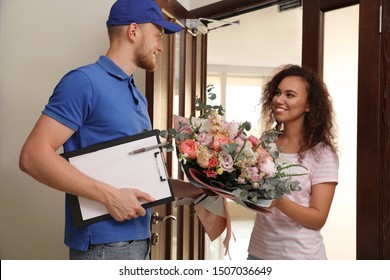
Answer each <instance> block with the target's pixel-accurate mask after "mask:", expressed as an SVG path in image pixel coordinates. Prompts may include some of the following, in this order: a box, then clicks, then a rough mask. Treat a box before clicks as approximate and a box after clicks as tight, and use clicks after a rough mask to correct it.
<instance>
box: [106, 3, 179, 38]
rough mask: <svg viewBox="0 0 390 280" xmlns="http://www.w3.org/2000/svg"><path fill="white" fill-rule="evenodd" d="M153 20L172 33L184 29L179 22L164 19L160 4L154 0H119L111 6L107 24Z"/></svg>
mask: <svg viewBox="0 0 390 280" xmlns="http://www.w3.org/2000/svg"><path fill="white" fill-rule="evenodd" d="M147 22H151V23H154V24H157V25H158V26H161V27H162V28H164V33H166V34H172V33H175V32H179V31H180V30H182V27H181V26H180V25H178V24H174V23H172V22H169V21H167V20H165V19H164V17H163V15H162V12H161V8H160V6H159V5H158V4H157V3H156V2H154V1H153V0H117V1H116V2H115V3H114V4H113V5H112V7H111V10H110V15H109V17H108V20H107V26H113V25H129V24H131V23H147Z"/></svg>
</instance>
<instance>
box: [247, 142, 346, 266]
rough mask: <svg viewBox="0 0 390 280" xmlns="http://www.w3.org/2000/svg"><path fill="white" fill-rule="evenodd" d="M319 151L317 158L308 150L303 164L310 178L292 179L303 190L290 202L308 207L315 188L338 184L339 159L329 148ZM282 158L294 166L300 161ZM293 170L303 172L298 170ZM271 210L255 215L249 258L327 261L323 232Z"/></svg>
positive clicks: (287, 156)
mask: <svg viewBox="0 0 390 280" xmlns="http://www.w3.org/2000/svg"><path fill="white" fill-rule="evenodd" d="M317 147H318V146H317ZM317 147H316V148H317ZM316 148H315V150H316V155H314V154H313V150H309V151H308V152H307V153H305V157H304V159H303V162H302V165H303V166H305V167H306V168H307V169H308V171H306V172H308V175H303V176H297V177H293V180H296V181H298V182H299V183H300V186H301V188H302V190H301V191H296V192H292V194H291V195H288V197H289V199H290V200H293V201H295V202H297V203H299V204H301V205H303V206H306V207H307V206H309V204H310V198H311V188H312V186H313V185H316V184H320V183H325V182H336V183H337V182H338V166H339V162H338V156H337V155H336V154H335V153H333V152H332V151H331V149H330V148H329V147H322V146H321V147H320V148H318V149H316ZM281 157H284V158H285V159H286V160H287V161H288V162H291V163H298V159H299V155H298V154H281ZM292 171H293V173H302V169H301V168H299V167H298V168H295V170H292ZM271 210H272V212H271V214H262V213H259V214H257V216H256V220H255V224H254V227H253V230H252V234H251V238H250V242H249V248H248V253H249V254H250V255H253V256H255V257H258V258H261V259H265V260H287V259H295V260H306V259H316V260H325V259H327V257H326V252H325V246H324V243H323V238H322V235H321V232H320V230H313V229H309V228H307V227H304V226H302V225H300V224H298V223H296V222H294V221H293V220H292V219H290V218H289V217H288V216H286V215H285V214H284V213H282V212H281V211H279V210H278V209H276V208H272V209H271Z"/></svg>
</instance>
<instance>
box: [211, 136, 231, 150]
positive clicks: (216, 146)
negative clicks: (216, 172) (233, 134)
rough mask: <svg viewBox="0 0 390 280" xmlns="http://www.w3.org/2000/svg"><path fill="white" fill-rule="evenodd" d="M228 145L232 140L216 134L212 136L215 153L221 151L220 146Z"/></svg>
mask: <svg viewBox="0 0 390 280" xmlns="http://www.w3.org/2000/svg"><path fill="white" fill-rule="evenodd" d="M230 143H232V140H231V139H230V138H229V137H227V136H225V135H223V134H217V135H215V136H214V141H213V147H214V150H215V151H217V152H219V151H221V145H225V144H230Z"/></svg>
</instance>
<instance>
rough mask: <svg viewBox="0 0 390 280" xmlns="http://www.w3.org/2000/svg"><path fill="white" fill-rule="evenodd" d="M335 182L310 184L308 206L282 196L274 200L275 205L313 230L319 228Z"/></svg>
mask: <svg viewBox="0 0 390 280" xmlns="http://www.w3.org/2000/svg"><path fill="white" fill-rule="evenodd" d="M336 185H337V183H335V182H328V183H321V184H317V185H313V186H312V193H311V202H310V205H309V207H305V206H302V205H300V204H298V203H296V202H294V201H292V200H290V199H288V197H287V196H283V197H282V198H281V199H278V200H275V202H274V203H273V205H272V206H273V207H276V208H277V209H279V210H280V211H282V212H283V213H284V214H286V215H287V216H288V217H290V218H291V219H293V220H294V221H296V222H297V223H299V224H301V225H303V226H305V227H308V228H311V229H315V230H319V229H321V228H322V227H323V226H324V225H325V222H326V219H327V218H328V214H329V211H330V207H331V205H332V200H333V196H334V193H335V189H336Z"/></svg>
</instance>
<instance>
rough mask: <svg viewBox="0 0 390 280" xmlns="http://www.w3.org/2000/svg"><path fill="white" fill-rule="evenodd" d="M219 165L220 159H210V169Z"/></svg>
mask: <svg viewBox="0 0 390 280" xmlns="http://www.w3.org/2000/svg"><path fill="white" fill-rule="evenodd" d="M217 164H218V159H217V158H216V157H211V158H210V159H209V164H208V168H214V167H216V166H217Z"/></svg>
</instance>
